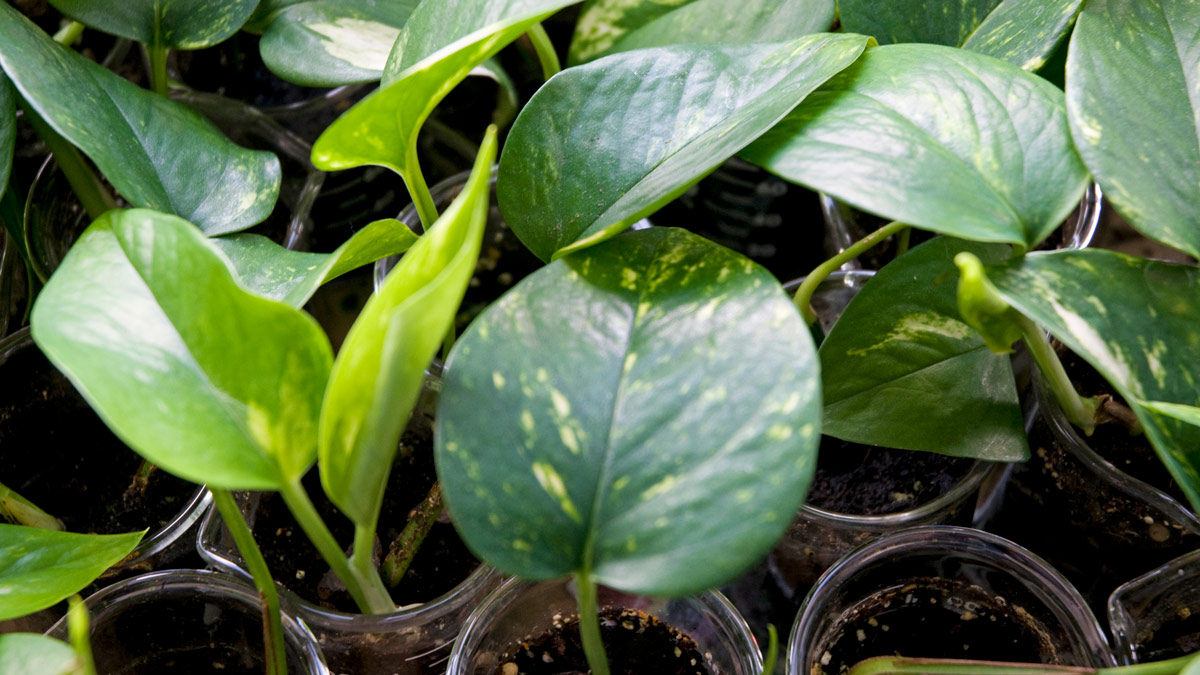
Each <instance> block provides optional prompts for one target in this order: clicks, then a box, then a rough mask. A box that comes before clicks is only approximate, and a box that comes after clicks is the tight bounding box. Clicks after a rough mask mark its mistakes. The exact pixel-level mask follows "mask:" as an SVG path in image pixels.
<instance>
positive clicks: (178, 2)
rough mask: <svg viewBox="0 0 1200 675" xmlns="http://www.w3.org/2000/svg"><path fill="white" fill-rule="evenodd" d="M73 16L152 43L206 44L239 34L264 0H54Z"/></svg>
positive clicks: (173, 45)
mask: <svg viewBox="0 0 1200 675" xmlns="http://www.w3.org/2000/svg"><path fill="white" fill-rule="evenodd" d="M50 4H51V5H54V7H55V8H56V9H57V10H58V11H60V12H62V13H63V14H66V15H67V16H69V17H71V18H72V19H75V20H76V21H79V22H80V23H83V24H85V25H88V26H91V27H92V28H97V29H99V30H102V31H104V32H105V33H111V34H113V35H119V36H121V37H126V38H129V39H130V40H136V41H138V42H141V43H144V44H146V45H148V46H151V47H171V48H173V49H200V48H201V47H209V46H211V45H215V44H217V43H218V42H221V41H222V40H224V39H225V38H227V37H229V36H231V35H233V34H234V33H236V32H237V31H238V29H239V28H241V27H242V24H244V23H246V19H248V18H250V13H251V12H253V11H254V8H255V7H256V6H257V5H258V0H120V2H97V0H50Z"/></svg>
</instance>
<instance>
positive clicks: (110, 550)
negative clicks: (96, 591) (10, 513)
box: [0, 524, 145, 620]
mask: <svg viewBox="0 0 1200 675" xmlns="http://www.w3.org/2000/svg"><path fill="white" fill-rule="evenodd" d="M143 534H145V532H132V533H130V534H76V533H74V532H56V531H54V530H39V529H37V528H34V527H21V526H19V525H4V524H0V597H3V598H4V602H0V620H3V619H12V618H15V617H18V616H24V615H26V614H30V613H32V612H36V611H39V610H42V609H45V608H47V607H50V606H51V605H53V604H54V603H56V602H58V601H59V600H62V599H63V598H65V597H67V596H68V595H71V594H72V593H77V592H79V591H80V590H82V589H83V587H84V586H87V585H88V584H90V583H92V581H93V580H95V579H96V577H99V576H100V575H101V574H103V573H104V570H106V569H108V568H109V567H112V566H113V565H115V564H117V563H118V562H120V561H121V559H122V558H124V557H125V556H127V555H129V553H130V552H131V551H133V549H134V547H135V546H137V544H138V542H139V541H141V540H142V535H143Z"/></svg>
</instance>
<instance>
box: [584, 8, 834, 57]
mask: <svg viewBox="0 0 1200 675" xmlns="http://www.w3.org/2000/svg"><path fill="white" fill-rule="evenodd" d="M834 10H835V6H834V0H783V1H782V2H780V0H748V1H747V2H742V3H739V4H738V8H737V15H738V16H737V20H736V21H730V19H729V2H728V0H678V1H676V2H671V3H660V2H633V3H631V2H629V1H628V0H589V1H588V2H586V3H584V6H583V10H582V12H580V15H579V22H578V23H577V24H576V26H575V36H574V38H573V39H572V40H571V50H570V53H569V54H568V56H567V60H568V61H569V62H570V63H571V64H572V65H575V64H579V63H585V62H587V61H594V60H595V59H598V58H600V57H601V56H607V55H608V54H615V53H616V52H626V51H630V50H632V49H641V48H645V47H664V46H667V45H675V44H685V43H690V44H715V43H746V42H776V41H782V40H789V39H793V38H797V37H800V36H801V35H807V34H809V33H816V32H819V31H826V30H829V27H830V26H832V25H833V16H834Z"/></svg>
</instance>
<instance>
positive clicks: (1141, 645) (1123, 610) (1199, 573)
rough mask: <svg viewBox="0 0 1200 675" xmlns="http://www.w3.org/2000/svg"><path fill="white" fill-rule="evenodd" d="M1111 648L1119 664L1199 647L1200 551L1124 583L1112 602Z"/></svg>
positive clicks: (1166, 656)
mask: <svg viewBox="0 0 1200 675" xmlns="http://www.w3.org/2000/svg"><path fill="white" fill-rule="evenodd" d="M1108 626H1109V630H1110V631H1111V633H1112V637H1113V652H1114V653H1115V654H1116V657H1117V662H1118V663H1120V664H1121V665H1132V664H1135V663H1149V662H1152V661H1162V660H1165V659H1172V658H1175V657H1178V656H1184V655H1187V654H1191V653H1193V652H1197V651H1200V551H1194V552H1192V553H1189V554H1187V555H1185V556H1182V557H1180V558H1176V559H1175V560H1172V561H1171V562H1169V563H1167V564H1166V565H1163V566H1162V567H1159V568H1158V569H1155V570H1153V571H1152V572H1149V573H1147V574H1144V575H1142V576H1140V577H1138V578H1136V579H1133V580H1131V581H1129V582H1127V583H1125V584H1122V585H1121V586H1120V587H1118V588H1117V590H1115V591H1113V594H1112V596H1111V597H1110V598H1109V600H1108Z"/></svg>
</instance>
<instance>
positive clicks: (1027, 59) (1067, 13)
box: [962, 0, 1083, 72]
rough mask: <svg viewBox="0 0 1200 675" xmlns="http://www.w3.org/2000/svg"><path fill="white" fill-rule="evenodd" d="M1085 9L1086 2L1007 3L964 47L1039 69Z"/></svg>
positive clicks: (1036, 0)
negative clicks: (1080, 11) (1082, 8)
mask: <svg viewBox="0 0 1200 675" xmlns="http://www.w3.org/2000/svg"><path fill="white" fill-rule="evenodd" d="M1082 6H1083V0H1004V1H1003V2H1001V3H1000V4H999V5H997V6H996V8H995V9H993V10H992V11H991V13H990V14H988V16H987V18H986V19H984V20H983V23H981V24H979V25H978V26H976V27H975V30H974V31H972V32H971V35H970V36H969V37H968V38H967V39H966V40H965V41H964V42H963V43H962V47H963V49H969V50H971V51H973V52H979V53H980V54H987V55H988V56H994V57H996V58H998V59H1002V60H1004V61H1008V62H1009V63H1011V64H1013V65H1015V66H1018V67H1020V68H1021V69H1022V70H1028V71H1030V72H1032V71H1035V70H1038V69H1040V68H1041V67H1042V66H1044V65H1046V61H1047V60H1048V59H1049V58H1050V55H1051V54H1053V53H1054V50H1055V48H1056V47H1058V45H1059V44H1060V43H1062V42H1063V38H1065V37H1066V35H1067V32H1068V31H1069V30H1070V29H1071V26H1072V25H1073V24H1074V23H1075V15H1076V14H1078V13H1079V8H1080V7H1082Z"/></svg>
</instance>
